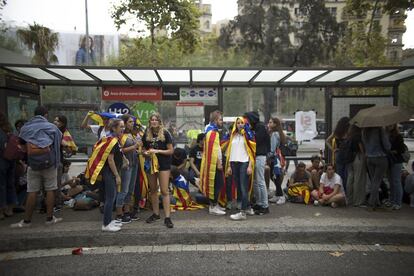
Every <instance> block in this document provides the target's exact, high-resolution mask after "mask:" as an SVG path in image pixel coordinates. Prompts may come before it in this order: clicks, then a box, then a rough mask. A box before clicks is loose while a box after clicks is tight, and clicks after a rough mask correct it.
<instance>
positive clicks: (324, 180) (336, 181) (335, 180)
mask: <svg viewBox="0 0 414 276" xmlns="http://www.w3.org/2000/svg"><path fill="white" fill-rule="evenodd" d="M320 183H321V184H323V186H324V187H329V188H331V189H334V188H335V185H339V186H340V189H339V192H340V193H344V187H343V185H342V179H341V177H340V176H339V175H338V174H337V173H335V174H334V175H333V177H332V178H328V174H327V173H323V174H322V176H321V182H320Z"/></svg>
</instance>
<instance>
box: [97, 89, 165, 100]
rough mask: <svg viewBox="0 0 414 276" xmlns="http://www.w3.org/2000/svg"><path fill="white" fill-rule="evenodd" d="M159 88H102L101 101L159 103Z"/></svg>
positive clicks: (160, 95)
mask: <svg viewBox="0 0 414 276" xmlns="http://www.w3.org/2000/svg"><path fill="white" fill-rule="evenodd" d="M161 99H162V93H161V88H160V87H152V86H134V87H129V86H104V87H103V88H102V100H104V101H114V100H115V101H161Z"/></svg>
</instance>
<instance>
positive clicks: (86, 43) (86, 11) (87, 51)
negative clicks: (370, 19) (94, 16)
mask: <svg viewBox="0 0 414 276" xmlns="http://www.w3.org/2000/svg"><path fill="white" fill-rule="evenodd" d="M85 17H86V22H85V23H86V39H85V47H86V65H89V50H90V49H89V25H88V0H85Z"/></svg>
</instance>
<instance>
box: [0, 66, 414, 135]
mask: <svg viewBox="0 0 414 276" xmlns="http://www.w3.org/2000/svg"><path fill="white" fill-rule="evenodd" d="M0 68H2V69H4V70H5V71H7V72H8V74H10V75H12V76H15V77H17V78H18V79H20V80H22V81H25V82H27V83H30V84H32V85H37V86H88V87H90V86H96V87H97V88H102V99H105V98H108V99H110V98H111V96H114V95H119V94H120V93H121V94H123V95H126V96H131V97H133V95H134V93H138V92H137V91H135V90H134V88H137V87H140V88H145V89H143V90H142V89H141V90H140V92H139V93H147V95H149V94H151V93H153V94H152V95H153V96H154V99H155V100H161V101H162V100H179V99H180V92H179V88H180V87H188V88H194V87H213V88H215V89H217V98H218V100H217V102H216V103H215V104H213V105H209V106H208V108H206V109H205V115H204V116H205V118H207V114H209V112H210V111H212V110H215V109H220V110H222V109H223V89H224V88H226V87H247V88H249V87H272V88H283V87H300V88H309V87H318V88H322V89H324V91H325V102H326V110H325V122H326V131H325V132H326V135H329V133H331V131H332V125H333V114H334V113H335V110H336V109H335V108H336V107H335V106H333V101H332V99H333V93H332V89H333V88H365V87H389V88H390V92H391V93H390V95H389V96H388V100H390V103H391V104H393V105H397V104H398V88H399V85H400V84H401V83H403V82H406V81H408V80H411V79H414V66H395V67H349V68H342V67H339V68H338V67H335V68H332V67H318V68H316V67H311V68H297V67H293V68H288V67H275V68H259V67H248V68H232V67H104V66H60V65H48V66H42V65H28V64H0ZM128 91H130V92H128ZM208 93H209V92H207V91H206V95H205V96H207V94H208ZM181 96H182V95H181ZM0 97H2V95H0ZM0 99H2V98H0ZM2 102H3V106H1V108H2V109H6V108H7V107H5V106H4V105H6V103H5V101H4V100H3V99H2ZM337 104H339V106H341V105H344V104H345V105H346V104H349V101H348V103H347V102H346V101H343V102H342V103H341V102H338V103H337ZM369 105H372V104H369V103H368V102H367V103H365V104H364V103H362V105H360V108H363V107H366V106H369ZM333 109H335V110H333ZM351 109H352V108H351ZM355 111H356V110H355V109H354V110H353V112H355ZM348 116H349V115H348Z"/></svg>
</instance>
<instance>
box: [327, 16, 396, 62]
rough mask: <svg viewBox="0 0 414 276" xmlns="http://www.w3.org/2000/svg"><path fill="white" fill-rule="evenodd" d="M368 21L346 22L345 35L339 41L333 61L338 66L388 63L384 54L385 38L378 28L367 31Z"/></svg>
mask: <svg viewBox="0 0 414 276" xmlns="http://www.w3.org/2000/svg"><path fill="white" fill-rule="evenodd" d="M368 24H369V22H364V21H353V22H350V23H348V29H347V30H346V32H345V36H344V37H343V39H342V41H341V42H340V43H339V46H338V49H337V52H336V60H335V63H336V65H338V66H361V67H362V66H379V65H389V64H390V61H389V60H388V59H387V58H386V56H385V50H386V46H387V40H386V39H385V38H384V37H382V35H381V32H380V30H373V31H371V32H370V33H368V32H367V29H368Z"/></svg>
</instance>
